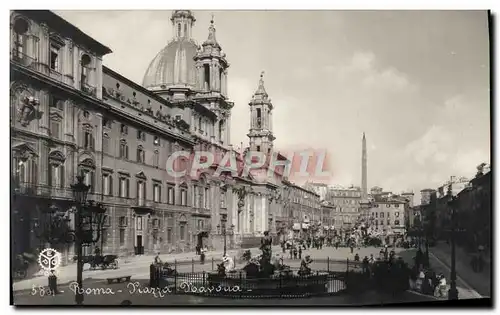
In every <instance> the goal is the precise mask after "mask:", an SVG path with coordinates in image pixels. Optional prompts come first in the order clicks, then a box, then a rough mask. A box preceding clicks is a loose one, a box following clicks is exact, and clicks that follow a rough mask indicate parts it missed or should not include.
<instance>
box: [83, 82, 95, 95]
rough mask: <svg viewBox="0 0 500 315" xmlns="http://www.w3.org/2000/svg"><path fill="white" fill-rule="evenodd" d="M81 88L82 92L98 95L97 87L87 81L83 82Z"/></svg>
mask: <svg viewBox="0 0 500 315" xmlns="http://www.w3.org/2000/svg"><path fill="white" fill-rule="evenodd" d="M81 90H82V92H85V93H87V94H89V95H91V96H93V97H96V88H95V87H93V86H91V85H88V84H87V83H83V82H82V83H81Z"/></svg>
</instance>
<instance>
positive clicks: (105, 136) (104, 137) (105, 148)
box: [102, 133, 110, 153]
mask: <svg viewBox="0 0 500 315" xmlns="http://www.w3.org/2000/svg"><path fill="white" fill-rule="evenodd" d="M109 142H110V140H109V135H108V134H107V133H105V134H103V135H102V152H103V153H110V150H109V149H110V147H109Z"/></svg>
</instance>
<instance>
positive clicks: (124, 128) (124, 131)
mask: <svg viewBox="0 0 500 315" xmlns="http://www.w3.org/2000/svg"><path fill="white" fill-rule="evenodd" d="M120 133H121V134H122V135H127V134H128V127H127V125H125V124H121V125H120Z"/></svg>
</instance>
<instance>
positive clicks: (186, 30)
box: [184, 24, 188, 37]
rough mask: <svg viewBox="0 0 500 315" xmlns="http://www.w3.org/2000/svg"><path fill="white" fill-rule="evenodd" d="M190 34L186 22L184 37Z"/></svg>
mask: <svg viewBox="0 0 500 315" xmlns="http://www.w3.org/2000/svg"><path fill="white" fill-rule="evenodd" d="M187 36H188V26H187V24H184V37H187Z"/></svg>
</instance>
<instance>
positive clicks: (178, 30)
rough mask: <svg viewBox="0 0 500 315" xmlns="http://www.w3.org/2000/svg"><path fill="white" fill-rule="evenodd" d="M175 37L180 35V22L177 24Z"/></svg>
mask: <svg viewBox="0 0 500 315" xmlns="http://www.w3.org/2000/svg"><path fill="white" fill-rule="evenodd" d="M177 37H181V23H179V24H177Z"/></svg>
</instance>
